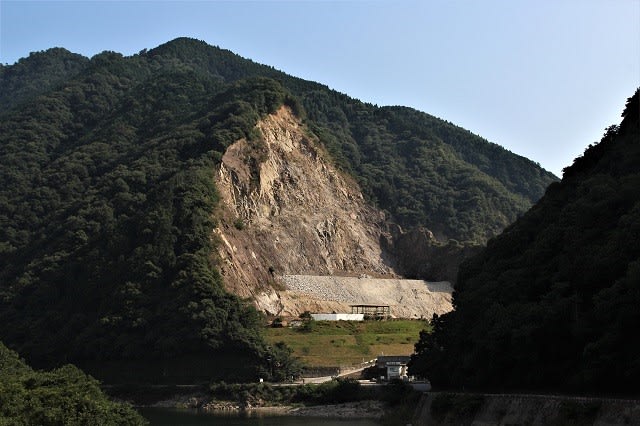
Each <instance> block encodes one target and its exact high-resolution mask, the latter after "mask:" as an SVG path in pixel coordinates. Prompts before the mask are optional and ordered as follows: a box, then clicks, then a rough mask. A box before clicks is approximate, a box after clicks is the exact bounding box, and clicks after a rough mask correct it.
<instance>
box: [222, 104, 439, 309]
mask: <svg viewBox="0 0 640 426" xmlns="http://www.w3.org/2000/svg"><path fill="white" fill-rule="evenodd" d="M257 129H258V130H259V135H260V136H259V140H254V141H247V140H245V139H242V140H238V141H237V142H235V143H234V144H233V145H231V146H229V148H228V149H227V151H226V152H225V154H224V156H223V157H222V162H221V165H220V167H219V170H218V171H217V173H218V189H219V191H220V194H221V198H222V200H223V203H222V206H223V207H222V210H223V211H222V212H220V215H219V216H220V217H221V218H222V219H221V221H220V224H219V225H220V226H219V227H218V228H216V230H215V233H214V237H215V238H217V239H219V244H218V256H219V264H220V271H221V273H222V275H223V276H224V280H225V283H226V286H227V288H228V289H229V290H230V291H232V292H234V293H236V294H238V295H240V296H242V297H247V298H251V299H252V300H254V301H255V304H256V306H257V307H258V308H259V309H261V310H264V311H265V312H267V313H270V314H273V315H277V314H281V313H286V314H289V315H296V314H297V313H299V312H302V311H304V310H309V309H311V310H316V311H317V310H322V309H326V310H333V309H335V308H336V305H335V303H333V302H335V300H334V299H335V298H333V297H330V296H328V297H327V298H325V302H326V303H322V301H319V300H318V299H315V298H314V300H313V301H312V300H310V299H309V298H308V295H306V296H305V295H302V294H297V292H296V290H295V289H288V288H287V286H286V283H285V282H284V281H283V280H282V279H281V277H282V276H284V275H338V276H358V275H363V274H366V275H367V276H368V277H380V278H382V277H386V278H398V277H399V274H398V270H397V268H394V265H397V264H399V262H398V256H397V255H394V254H393V251H394V250H393V249H394V246H393V241H395V240H394V236H393V234H392V233H390V232H389V226H388V225H387V223H386V222H385V215H384V213H383V212H381V211H378V210H376V209H374V208H373V207H371V206H370V205H368V204H367V203H366V202H365V199H364V197H363V195H362V193H361V191H360V189H359V188H358V186H357V184H356V183H355V182H354V181H353V180H352V179H351V178H350V177H348V176H346V175H345V174H343V173H341V172H340V171H339V170H338V169H337V168H336V167H334V166H333V164H332V162H331V160H330V159H329V157H328V156H327V155H326V153H325V152H324V151H323V150H322V149H321V148H320V144H319V143H318V141H317V139H316V137H315V136H314V135H312V134H310V133H309V132H308V131H306V129H305V127H304V125H303V124H302V123H301V121H300V120H299V119H298V118H297V117H296V116H294V115H293V114H292V112H291V110H290V109H289V108H287V107H282V108H281V109H280V110H278V111H277V112H276V113H275V114H272V115H269V116H267V117H266V118H264V119H263V120H261V121H260V122H259V123H258V125H257ZM381 241H384V242H385V243H384V244H381ZM383 248H384V249H383ZM421 278H424V277H421ZM291 290H293V291H291ZM354 291H357V290H354ZM398 291H400V290H398ZM425 291H426V292H428V288H427V287H426V286H425ZM392 299H394V300H390V301H389V302H388V303H392V302H394V301H397V300H402V295H399V296H397V297H393V298H392ZM438 300H440V299H438ZM442 300H443V302H438V303H436V305H438V306H437V309H436V310H437V311H438V312H441V311H443V310H444V311H447V310H449V309H450V298H445V299H442ZM440 305H443V306H440ZM285 306H286V309H285ZM407 315H409V316H420V315H430V313H429V312H421V313H418V312H417V311H416V312H412V313H408V314H407Z"/></svg>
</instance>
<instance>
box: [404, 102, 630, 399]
mask: <svg viewBox="0 0 640 426" xmlns="http://www.w3.org/2000/svg"><path fill="white" fill-rule="evenodd" d="M639 93H640V92H639V91H636V92H635V94H634V95H633V96H632V97H631V98H630V99H629V100H628V102H627V106H626V109H625V111H624V113H623V117H624V118H623V120H622V123H621V124H620V126H619V127H618V126H612V127H611V128H609V129H608V130H607V132H606V134H605V135H604V137H603V138H602V141H601V142H600V143H599V144H597V145H594V146H589V148H588V149H587V150H586V151H585V153H584V155H583V156H582V157H579V158H577V159H576V160H575V161H574V164H573V165H572V166H570V167H568V168H567V169H565V173H564V177H563V180H562V182H561V183H557V184H553V185H551V186H550V187H549V189H548V190H547V193H546V194H545V196H544V197H543V198H542V200H541V201H540V202H539V203H538V204H537V205H535V206H534V207H533V208H532V209H531V210H530V211H529V212H528V213H527V214H525V215H524V216H523V217H522V218H521V219H519V220H518V221H517V222H516V223H515V224H514V225H512V226H510V227H509V228H507V229H506V230H505V231H504V232H503V233H502V234H501V235H500V236H498V237H496V238H495V239H493V240H491V241H489V243H488V244H487V247H486V249H485V250H483V251H482V252H481V253H480V254H478V255H477V256H475V257H473V258H471V259H470V260H469V261H467V262H466V263H465V264H463V265H462V267H461V269H460V273H459V276H458V282H457V286H456V292H455V293H454V307H455V310H454V311H453V312H452V313H449V314H446V315H444V316H442V317H437V316H436V317H434V319H433V321H432V325H433V330H434V331H433V333H430V334H429V333H422V334H421V339H420V341H419V342H418V343H417V344H416V353H417V354H416V355H415V356H414V357H413V359H412V364H411V372H412V374H416V375H425V376H427V377H429V378H430V379H431V381H432V383H434V385H435V386H445V387H452V388H462V387H466V388H467V389H514V390H525V389H531V390H534V389H535V390H555V391H557V390H568V391H572V392H598V393H609V394H611V393H614V394H618V393H627V394H637V384H638V383H639V382H640V339H638V329H640V310H639V309H638V306H640V143H639V141H640V100H639Z"/></svg>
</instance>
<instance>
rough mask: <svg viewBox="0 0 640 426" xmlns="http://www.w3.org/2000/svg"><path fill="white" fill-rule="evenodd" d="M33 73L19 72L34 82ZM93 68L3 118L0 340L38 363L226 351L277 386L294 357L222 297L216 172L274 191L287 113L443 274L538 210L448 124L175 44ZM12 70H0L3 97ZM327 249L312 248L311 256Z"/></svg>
mask: <svg viewBox="0 0 640 426" xmlns="http://www.w3.org/2000/svg"><path fill="white" fill-rule="evenodd" d="M57 53H60V52H59V51H52V52H50V54H51V55H53V56H54V57H57V56H56V55H57ZM74 58H75V57H74ZM220 58H222V59H220ZM54 59H55V58H54ZM58 59H60V58H58ZM30 63H31V64H33V63H34V62H33V61H31V62H30V61H28V60H25V61H24V62H23V63H22V64H21V66H25V67H27V69H26V74H25V75H27V74H28V71H29V70H28V66H29V64H30ZM83 64H84V65H83V68H82V70H80V71H79V72H78V73H77V74H74V75H73V76H71V75H70V76H69V77H68V78H67V80H65V81H63V82H57V81H56V83H55V84H54V83H51V84H49V83H46V84H43V85H39V86H38V87H39V89H37V90H36V91H28V95H24V97H21V96H22V95H19V96H17V97H16V103H15V104H13V105H12V106H10V107H7V108H6V109H3V110H2V111H0V141H1V143H0V160H1V161H2V164H3V166H5V167H3V168H2V170H0V183H1V184H2V185H0V221H1V222H2V224H3V225H4V226H3V227H1V228H0V252H1V253H2V256H1V257H0V282H1V283H2V284H1V285H0V308H1V309H0V337H1V338H2V339H3V340H4V341H5V342H6V343H7V344H8V345H10V346H11V347H12V348H16V349H18V350H19V352H20V353H21V354H22V355H23V356H25V357H27V358H28V359H29V360H30V361H31V362H32V363H33V364H34V365H36V366H40V365H43V366H48V365H50V364H57V363H59V362H61V360H67V359H69V360H72V361H79V362H81V363H82V362H84V361H86V362H88V363H95V362H104V363H106V362H114V363H117V362H124V363H125V364H126V363H129V362H133V360H138V362H143V363H146V365H148V366H149V367H150V370H153V368H156V369H157V370H158V371H167V376H172V377H175V376H179V374H180V373H179V371H183V372H184V374H192V373H193V371H192V370H193V368H194V366H198V365H199V366H204V365H206V363H204V361H203V360H206V359H209V358H210V357H212V356H213V357H219V359H221V360H228V359H236V361H238V362H240V361H241V362H242V365H241V367H242V368H239V369H237V370H233V369H232V368H230V369H229V370H227V371H224V372H219V373H220V374H221V375H225V374H229V377H227V378H233V377H234V375H235V377H236V378H242V379H247V378H250V377H254V376H255V375H256V374H259V373H260V374H264V375H265V377H267V376H268V374H269V373H268V372H265V371H264V370H265V368H267V367H269V364H268V362H267V360H268V359H271V360H273V359H274V357H283V360H284V357H285V355H286V354H284V352H281V353H276V352H274V351H276V350H279V349H278V348H271V347H267V346H266V345H265V344H264V342H263V341H262V340H261V337H260V331H259V324H260V322H261V321H262V319H261V317H260V315H259V314H258V313H257V312H256V311H255V310H254V309H253V308H251V307H250V306H248V304H247V303H246V301H243V300H241V299H240V298H239V297H238V296H237V295H231V294H229V293H228V292H227V291H226V290H225V285H226V283H225V282H224V279H223V278H222V277H221V275H220V274H221V269H220V267H219V265H217V264H216V263H215V257H216V256H215V253H216V250H217V249H218V248H220V247H222V245H221V244H220V241H219V240H216V238H215V233H214V230H216V229H221V228H220V227H221V223H224V220H226V219H225V218H224V217H221V216H219V213H220V211H221V210H220V209H221V204H220V203H221V193H220V192H219V188H218V185H219V184H220V181H219V180H218V179H217V178H216V170H219V167H220V165H221V164H223V163H224V159H225V155H227V154H229V153H230V152H231V151H233V150H234V149H237V148H239V147H240V148H242V149H241V151H242V155H241V156H240V157H238V161H239V164H240V163H242V164H244V165H243V166H242V167H236V170H240V169H241V168H243V167H245V165H246V178H247V182H248V187H249V188H257V187H260V184H261V183H264V182H263V180H264V177H263V176H261V175H260V170H261V167H262V166H263V164H264V162H265V161H266V160H268V158H269V155H270V153H269V151H268V150H269V149H270V148H269V141H267V140H266V139H267V138H266V137H265V134H264V132H263V131H262V130H261V129H260V128H259V123H260V122H261V120H265V119H267V120H268V119H269V118H268V117H270V116H272V115H273V114H276V113H277V112H278V111H279V110H280V109H281V108H282V107H286V108H287V109H288V110H289V111H291V113H292V114H293V116H295V117H297V118H296V120H299V123H300V124H299V126H301V129H302V130H300V131H301V132H302V133H303V134H305V136H304V137H305V138H307V139H308V140H310V141H311V140H312V141H315V142H314V143H316V142H317V153H320V154H321V155H324V154H322V153H325V152H326V155H324V157H325V159H326V161H327V164H332V165H333V166H336V167H337V169H336V170H338V171H339V173H340V174H342V175H343V179H347V181H348V182H351V181H350V180H349V179H352V180H353V182H357V184H358V185H359V187H360V188H359V191H361V192H360V193H361V195H355V192H354V193H353V194H354V195H352V198H353V197H355V198H360V196H362V198H363V201H367V202H368V203H369V204H375V205H374V206H373V207H375V208H376V209H377V210H378V211H379V212H380V211H382V213H375V214H373V215H372V216H375V217H380V218H382V217H383V216H384V218H385V220H387V221H391V222H398V223H400V225H401V226H402V227H403V228H404V229H407V230H408V231H407V232H411V230H412V229H423V230H425V229H430V230H432V231H433V232H432V233H427V232H426V231H424V232H425V233H424V235H432V236H435V238H433V239H430V238H427V239H423V240H421V241H422V243H421V244H425V245H426V246H428V247H432V248H433V250H432V252H430V253H429V254H430V256H431V257H432V259H431V261H433V258H436V257H437V254H435V252H437V251H438V250H440V248H442V249H443V250H445V251H446V256H444V257H446V258H447V259H455V262H459V261H460V258H461V255H460V253H462V252H463V251H464V247H469V246H470V245H473V244H478V243H480V242H483V241H484V240H485V239H486V238H488V237H489V236H491V235H494V234H495V233H496V232H497V231H498V230H500V229H502V227H504V226H506V225H507V224H508V222H509V221H510V220H511V219H512V218H515V217H516V216H517V215H518V214H519V213H520V212H522V211H524V209H525V207H526V206H528V205H529V203H530V201H528V200H529V199H531V198H535V194H534V193H535V192H536V190H533V192H527V191H524V192H523V193H522V194H519V193H516V192H510V191H509V190H508V189H507V187H506V186H505V185H503V184H502V183H500V182H501V179H502V180H503V181H505V182H507V181H509V180H513V179H511V178H509V172H505V173H502V172H501V171H500V170H501V168H502V169H504V168H505V167H506V166H505V167H502V166H501V165H503V164H504V163H505V162H506V163H508V162H509V161H510V159H511V158H515V156H513V155H512V154H508V153H507V152H506V151H505V150H499V149H497V148H495V147H492V148H487V149H488V151H489V152H493V151H492V150H497V151H495V152H497V154H495V155H494V154H491V156H489V157H487V159H488V160H491V161H493V162H495V167H493V166H492V167H489V169H491V170H490V171H491V173H494V174H496V176H497V177H493V176H491V175H489V174H486V173H484V172H482V171H480V170H479V169H477V168H476V167H475V166H473V165H472V164H471V163H468V162H466V161H465V160H463V159H462V158H460V157H459V156H458V155H457V151H456V149H454V148H453V147H452V145H451V144H449V143H448V142H445V141H444V140H443V139H442V137H444V136H446V135H447V134H448V135H449V136H447V138H448V139H450V141H449V142H451V143H452V144H454V142H455V144H457V145H458V146H459V147H458V150H462V149H463V148H465V147H469V146H471V145H472V142H473V141H476V142H477V143H480V142H479V140H478V139H476V138H475V137H473V135H472V134H471V133H470V132H466V131H461V130H460V129H458V128H455V127H451V126H448V125H447V124H446V123H444V122H443V121H442V120H437V119H433V120H435V121H434V122H435V123H436V124H437V125H438V126H440V127H438V128H434V129H435V130H429V126H428V124H429V123H428V122H426V121H424V122H423V121H418V122H414V121H415V120H416V117H418V118H420V117H422V118H424V117H426V114H425V115H421V114H415V116H416V117H414V115H413V114H412V115H410V116H408V117H405V116H403V115H402V114H403V113H402V111H394V110H392V109H391V110H384V109H380V108H377V107H375V106H373V105H370V104H365V103H362V102H359V101H356V100H353V99H351V98H349V97H348V96H346V95H342V94H339V93H337V92H335V91H331V90H329V89H327V88H326V86H322V85H320V84H317V83H312V82H306V81H304V80H300V79H296V78H294V77H291V76H287V75H286V74H284V73H281V72H279V71H276V70H274V69H273V68H269V67H266V66H262V65H259V64H256V63H253V62H250V61H246V60H244V59H242V58H240V57H239V56H237V55H234V54H232V53H231V52H228V51H222V50H220V49H217V48H213V47H210V46H207V45H206V44H204V43H202V42H196V41H193V40H186V39H178V40H174V41H173V42H169V43H166V44H165V45H163V46H160V47H158V48H156V49H152V50H149V51H143V52H140V53H139V54H137V55H133V56H130V57H124V56H122V55H120V54H118V53H115V52H103V53H100V54H98V55H95V56H94V57H92V58H91V59H90V60H89V61H88V62H87V63H84V62H83ZM54 68H55V67H54ZM10 71H11V69H10V67H8V68H7V67H3V70H2V78H0V88H1V89H2V90H4V89H5V88H7V87H9V86H8V84H9V83H8V82H7V81H8V80H7V79H6V78H4V77H5V76H6V75H7V72H10ZM32 71H33V72H35V71H36V70H32ZM74 72H75V71H74ZM34 75H37V73H36V74H34ZM274 77H275V79H274ZM25 78H26V77H25ZM14 83H15V82H11V84H14ZM28 83H29V82H28V78H27V79H26V80H25V81H24V84H23V86H21V87H29V84H28ZM16 84H17V83H16ZM47 84H49V85H47ZM18 86H19V85H18ZM36 92H37V93H36ZM23 93H27V92H23ZM287 131H288V130H287ZM285 133H286V131H285ZM439 135H440V136H439ZM239 141H244V142H242V143H241V145H236V144H238V143H239ZM476 142H473V143H476ZM480 144H481V145H482V143H480ZM465 149H466V148H465ZM230 150H231V151H230ZM312 151H313V150H310V151H309V152H312ZM469 155H471V154H469ZM482 155H484V156H485V157H486V155H485V154H482ZM482 155H480V154H478V155H475V157H477V159H478V160H477V161H481V160H482ZM471 156H472V157H473V156H474V155H471ZM493 157H496V158H493ZM227 158H228V157H227ZM474 161H475V160H474ZM518 161H520V160H518ZM517 168H520V169H522V171H523V175H522V176H521V177H520V178H519V179H520V180H521V181H528V180H530V176H533V177H535V176H537V179H531V182H530V183H531V185H530V186H531V188H533V189H535V188H538V189H537V190H538V191H539V192H540V193H541V192H542V188H543V187H544V186H546V183H548V182H550V181H552V180H553V178H552V177H551V176H550V175H549V174H548V173H547V172H544V171H543V170H542V169H540V168H539V167H537V166H535V165H534V164H533V163H528V166H527V167H515V169H517ZM506 169H508V167H506ZM278 173H280V172H278ZM327 176H328V175H327ZM327 179H328V178H327ZM283 182H284V181H283ZM341 185H342V186H343V187H344V186H345V185H346V186H350V184H341ZM507 185H509V184H508V183H507ZM353 186H354V187H355V186H356V185H353ZM511 186H513V187H517V186H518V184H514V185H511ZM374 201H375V203H373V202H374ZM365 204H367V203H365ZM369 207H371V206H369ZM369 207H367V208H369ZM314 209H319V207H314ZM378 214H380V216H376V215H378ZM237 216H238V214H237V213H235V217H231V216H230V217H229V220H227V222H226V225H228V226H230V229H231V230H232V232H236V231H237V232H238V233H241V232H242V230H241V229H238V228H242V227H243V226H247V228H248V229H249V230H250V228H251V227H252V224H251V223H250V222H249V223H245V224H243V223H242V220H246V219H250V218H249V217H245V216H242V217H237ZM237 219H241V220H240V221H237ZM353 220H355V219H353ZM376 220H377V219H376ZM230 222H231V223H230ZM321 222H322V221H321ZM324 223H325V225H326V228H327V229H325V231H327V232H329V231H331V230H332V229H333V228H332V227H331V224H330V223H328V222H324ZM329 228H331V229H329ZM336 229H339V228H336ZM316 231H317V229H316ZM316 231H313V232H315V234H316V235H317V234H318V233H317V232H316ZM320 231H322V229H321V230H320ZM382 231H383V232H384V231H385V230H384V229H382ZM248 232H249V231H247V233H248ZM403 232H404V231H403ZM403 232H396V233H395V234H394V235H402V234H403ZM420 232H423V231H420ZM329 234H331V232H329ZM312 235H313V234H312ZM314 238H315V237H314ZM449 240H451V241H449ZM454 240H458V242H456V241H454ZM312 241H313V242H312ZM386 241H387V243H388V244H387V248H388V249H389V248H392V247H394V244H393V241H392V239H391V240H389V239H387V240H386ZM407 241H408V240H407ZM460 242H462V243H464V244H461V243H460ZM376 243H378V244H380V242H377V241H376ZM216 244H217V245H216ZM314 244H315V240H311V239H309V246H305V247H303V248H304V249H307V248H308V249H309V250H310V252H312V253H315V251H313V250H311V247H312V245H314ZM371 244H373V243H371ZM363 245H364V243H363ZM349 247H351V246H349ZM398 247H399V246H398ZM325 248H326V247H325ZM314 250H316V249H314ZM349 250H351V249H349ZM376 250H381V247H378V248H377V249H376ZM356 251H357V250H356ZM456 253H458V254H456ZM270 255H271V256H278V252H277V251H276V250H272V251H271V254H270ZM399 255H401V254H398V253H392V256H391V257H393V256H396V257H398V256H399ZM412 256H414V257H415V256H416V253H412ZM320 258H322V257H320ZM328 259H329V258H328ZM383 260H384V259H383ZM387 260H388V261H389V265H391V266H393V267H397V265H398V264H400V262H398V259H396V260H395V261H394V260H393V259H387ZM328 261H329V262H333V258H331V259H329V260H328ZM394 262H395V263H394ZM269 266H272V267H274V268H275V267H276V266H277V265H276V264H275V263H273V264H266V262H265V264H261V271H262V272H261V273H262V274H267V275H264V276H266V283H263V284H264V285H268V286H271V284H270V283H269V282H268V280H269V276H270V274H271V273H270V272H269ZM347 269H348V268H347ZM265 271H266V272H265ZM414 271H415V272H414V274H425V275H430V274H434V275H433V276H435V274H436V273H438V274H440V273H442V274H450V268H443V269H442V270H439V269H438V268H436V267H429V268H414ZM438 271H440V272H438ZM442 271H448V272H442ZM274 272H275V271H274ZM399 272H400V273H401V272H402V271H399ZM257 276H258V275H256V277H257ZM416 278H429V277H428V276H421V277H416ZM438 280H440V279H438ZM260 285H262V284H260ZM229 351H231V352H229ZM232 355H233V356H232ZM178 358H179V359H180V360H182V361H180V362H175V363H173V364H171V365H170V366H169V367H167V363H168V362H169V360H172V359H178ZM190 359H191V360H192V361H193V359H195V361H193V362H191V361H189V360H190ZM225 362H226V361H225ZM123 365H124V364H123ZM127 365H128V364H127ZM282 365H287V363H286V362H284V361H283V362H282ZM152 367H153V368H152ZM174 368H175V370H173V369H174ZM116 369H117V368H115V367H114V370H116ZM163 369H164V370H163ZM167 369H168V370H167ZM121 370H122V371H125V370H126V369H124V368H122V369H121ZM187 370H189V371H188V372H187ZM131 371H135V369H133V370H131ZM205 371H206V372H207V374H208V373H211V374H214V373H215V372H211V371H209V369H203V370H202V371H201V373H202V374H204V372H205ZM156 373H157V372H156ZM276 373H278V374H286V372H284V371H281V372H276ZM154 374H155V373H154V372H153V371H149V376H150V377H152V376H154ZM272 374H273V371H272Z"/></svg>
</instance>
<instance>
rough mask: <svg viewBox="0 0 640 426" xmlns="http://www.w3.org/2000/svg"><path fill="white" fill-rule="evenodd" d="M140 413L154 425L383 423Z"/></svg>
mask: <svg viewBox="0 0 640 426" xmlns="http://www.w3.org/2000/svg"><path fill="white" fill-rule="evenodd" d="M140 413H142V415H143V416H144V417H145V418H146V419H147V420H148V421H149V423H150V425H151V426H219V425H225V426H352V425H353V426H380V425H381V423H380V422H378V421H376V420H371V419H344V420H343V419H328V418H325V417H306V416H305V417H296V416H282V415H269V414H265V415H250V416H247V415H246V414H245V415H243V414H238V413H199V412H196V411H193V410H177V409H168V408H142V409H140Z"/></svg>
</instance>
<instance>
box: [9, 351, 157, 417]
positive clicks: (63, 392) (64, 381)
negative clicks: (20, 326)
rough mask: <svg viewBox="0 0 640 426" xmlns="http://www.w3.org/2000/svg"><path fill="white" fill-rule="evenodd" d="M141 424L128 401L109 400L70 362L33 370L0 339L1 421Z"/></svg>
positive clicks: (94, 382)
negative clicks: (50, 368)
mask: <svg viewBox="0 0 640 426" xmlns="http://www.w3.org/2000/svg"><path fill="white" fill-rule="evenodd" d="M89 424H90V425H104V426H110V425H113V426H118V425H144V424H146V421H145V420H144V419H143V418H142V417H141V416H140V415H139V414H138V413H137V412H136V411H135V410H134V409H133V408H131V407H130V406H129V405H126V404H124V403H117V402H113V401H110V400H109V399H107V397H106V396H105V395H104V393H102V391H101V390H100V387H99V386H98V382H97V381H96V380H94V379H93V378H91V377H89V376H87V375H86V374H84V373H83V372H82V371H80V370H79V369H77V368H76V367H74V366H72V365H66V366H64V367H61V368H58V369H55V370H52V371H34V370H32V369H31V368H30V367H29V366H27V365H26V364H25V363H24V362H23V361H22V360H21V359H20V358H19V357H18V355H17V354H16V353H15V352H13V351H11V350H9V349H8V348H7V347H6V346H4V344H2V343H0V425H16V426H19V425H41V426H49V425H51V426H53V425H77V426H84V425H89Z"/></svg>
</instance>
